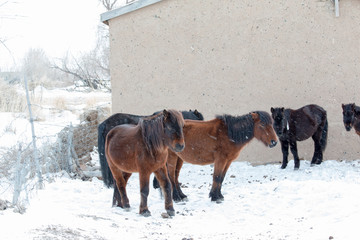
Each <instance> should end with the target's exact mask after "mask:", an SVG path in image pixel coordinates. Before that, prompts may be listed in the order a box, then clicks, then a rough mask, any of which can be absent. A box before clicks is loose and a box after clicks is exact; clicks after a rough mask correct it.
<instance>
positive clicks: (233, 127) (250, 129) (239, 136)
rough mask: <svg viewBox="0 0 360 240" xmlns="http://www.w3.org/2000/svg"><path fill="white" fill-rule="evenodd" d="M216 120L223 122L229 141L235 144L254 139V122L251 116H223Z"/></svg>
mask: <svg viewBox="0 0 360 240" xmlns="http://www.w3.org/2000/svg"><path fill="white" fill-rule="evenodd" d="M216 118H217V119H220V120H222V121H223V122H224V124H225V126H227V130H228V137H229V139H230V140H232V141H234V142H235V143H246V142H248V141H250V140H251V139H252V138H253V137H254V120H253V119H252V116H251V114H246V115H243V116H236V117H234V116H231V115H228V114H224V115H222V116H216Z"/></svg>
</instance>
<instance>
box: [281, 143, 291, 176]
mask: <svg viewBox="0 0 360 240" xmlns="http://www.w3.org/2000/svg"><path fill="white" fill-rule="evenodd" d="M280 143H281V151H282V154H283V161H282V164H281V169H285V168H286V166H287V164H288V156H289V142H288V141H280Z"/></svg>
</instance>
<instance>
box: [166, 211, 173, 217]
mask: <svg viewBox="0 0 360 240" xmlns="http://www.w3.org/2000/svg"><path fill="white" fill-rule="evenodd" d="M166 212H167V214H169V216H170V217H173V216H175V210H166Z"/></svg>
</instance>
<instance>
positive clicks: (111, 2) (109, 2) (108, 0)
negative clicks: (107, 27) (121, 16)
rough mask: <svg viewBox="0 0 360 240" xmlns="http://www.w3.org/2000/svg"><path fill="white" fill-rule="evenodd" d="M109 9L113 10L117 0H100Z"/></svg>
mask: <svg viewBox="0 0 360 240" xmlns="http://www.w3.org/2000/svg"><path fill="white" fill-rule="evenodd" d="M99 2H100V3H101V4H102V5H103V6H104V7H105V9H106V10H107V11H110V10H113V9H114V7H115V4H116V2H117V0H99Z"/></svg>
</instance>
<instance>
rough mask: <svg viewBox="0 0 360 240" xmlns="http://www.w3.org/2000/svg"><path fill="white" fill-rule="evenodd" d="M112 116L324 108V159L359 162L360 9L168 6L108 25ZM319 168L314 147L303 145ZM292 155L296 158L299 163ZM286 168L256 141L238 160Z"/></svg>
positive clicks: (303, 153) (234, 1)
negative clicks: (347, 121)
mask: <svg viewBox="0 0 360 240" xmlns="http://www.w3.org/2000/svg"><path fill="white" fill-rule="evenodd" d="M109 26H110V41H111V42H110V44H111V59H110V64H111V77H112V89H113V92H112V110H113V112H127V113H133V114H150V113H152V112H154V111H157V110H160V109H163V108H175V109H179V110H188V109H195V108H196V109H198V110H199V111H200V112H202V113H203V114H204V116H205V118H206V119H212V118H213V117H214V116H215V114H223V113H229V114H232V115H243V114H245V113H248V112H249V111H253V110H265V111H268V112H269V111H270V107H279V106H284V107H289V108H293V109H296V108H299V107H301V106H303V105H306V104H310V103H315V104H319V105H321V106H322V107H324V108H325V109H326V110H327V112H328V121H329V139H328V147H327V149H326V151H325V159H359V158H360V153H359V152H360V138H359V137H358V136H357V135H356V134H355V133H354V131H352V132H350V133H349V132H345V130H344V127H343V124H342V110H341V103H348V102H356V103H358V104H360V101H359V98H358V97H357V96H356V94H359V75H360V61H359V60H360V2H359V1H358V0H346V1H340V17H339V18H336V17H335V13H334V5H333V2H332V1H331V0H320V1H319V0H300V1H292V0H281V1H269V0H266V1H265V0H257V1H254V0H242V1H238V0H226V1H219V0H164V1H162V2H160V3H157V4H154V5H151V6H148V7H146V8H143V9H140V10H137V11H134V12H131V13H128V14H125V15H122V16H119V17H116V18H113V19H111V20H110V21H109ZM298 146H299V156H300V157H303V158H305V159H310V160H311V157H312V154H313V142H312V140H311V139H309V140H307V141H305V142H300V143H298ZM292 158H293V157H292V155H291V154H290V159H292ZM281 159H282V155H281V148H280V145H279V146H277V147H276V148H275V149H267V148H265V147H264V146H263V145H261V144H260V143H259V142H257V141H256V140H254V141H253V142H251V143H250V145H249V146H247V147H246V148H245V150H244V151H243V152H242V153H241V154H240V157H239V160H241V161H250V162H252V163H259V162H274V161H280V160H281Z"/></svg>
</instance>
